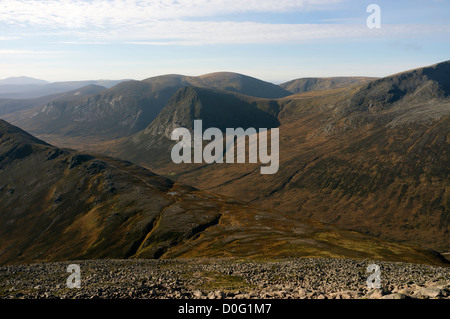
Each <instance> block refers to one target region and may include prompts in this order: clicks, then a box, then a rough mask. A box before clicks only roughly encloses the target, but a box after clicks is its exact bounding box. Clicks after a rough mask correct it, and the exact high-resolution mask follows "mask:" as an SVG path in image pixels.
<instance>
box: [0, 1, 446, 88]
mask: <svg viewBox="0 0 450 319" xmlns="http://www.w3.org/2000/svg"><path fill="white" fill-rule="evenodd" d="M372 3H374V4H378V5H379V7H380V8H381V28H379V29H370V28H368V27H367V25H366V20H367V18H368V17H369V15H370V13H368V12H367V11H366V8H367V6H368V5H369V4H372ZM449 52H450V0H409V1H405V0H400V1H377V0H371V1H365V0H189V1H188V0H178V1H175V0H157V1H155V0H150V1H138V0H95V1H87V0H84V1H75V0H20V1H19V0H0V79H1V78H6V77H11V76H31V77H36V78H40V79H45V80H47V81H66V80H88V79H124V78H127V79H130V78H132V79H137V80H141V79H144V78H147V77H151V76H156V75H161V74H168V73H177V74H185V75H201V74H206V73H211V72H217V71H232V72H238V73H243V74H247V75H250V76H255V77H258V78H261V79H263V80H266V81H270V82H274V83H281V82H284V81H288V80H291V79H294V78H300V77H316V76H317V77H324V76H386V75H389V74H393V73H396V72H400V71H404V70H407V69H411V68H416V67H420V66H426V65H430V64H433V63H436V62H440V61H444V60H449V59H450V54H449Z"/></svg>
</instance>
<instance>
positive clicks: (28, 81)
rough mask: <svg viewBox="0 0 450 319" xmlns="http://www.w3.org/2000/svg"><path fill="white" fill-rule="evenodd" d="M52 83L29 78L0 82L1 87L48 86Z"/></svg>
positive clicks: (15, 78)
mask: <svg viewBox="0 0 450 319" xmlns="http://www.w3.org/2000/svg"><path fill="white" fill-rule="evenodd" d="M49 83H50V82H47V81H45V80H39V79H35V78H30V77H27V76H17V77H10V78H6V79H3V80H0V86H2V85H46V84H49Z"/></svg>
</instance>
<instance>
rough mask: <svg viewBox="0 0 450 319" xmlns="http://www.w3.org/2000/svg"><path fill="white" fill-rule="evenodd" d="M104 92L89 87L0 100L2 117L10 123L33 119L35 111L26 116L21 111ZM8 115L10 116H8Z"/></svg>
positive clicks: (97, 86)
mask: <svg viewBox="0 0 450 319" xmlns="http://www.w3.org/2000/svg"><path fill="white" fill-rule="evenodd" d="M104 90H106V88H105V87H103V86H99V85H88V86H84V87H82V88H79V89H77V90H74V91H70V92H65V93H59V94H53V95H46V96H43V97H39V98H33V99H0V116H2V117H4V118H5V119H7V120H8V121H14V119H16V118H21V117H23V116H25V114H26V115H28V116H29V117H31V116H32V115H33V113H34V112H33V111H31V112H26V113H24V114H22V113H21V111H25V110H29V109H32V108H35V107H39V106H42V105H45V104H47V103H50V102H51V101H57V100H71V99H72V100H73V99H79V98H81V97H83V96H88V95H92V94H97V93H100V92H102V91H104ZM7 114H10V115H9V116H8V115H7Z"/></svg>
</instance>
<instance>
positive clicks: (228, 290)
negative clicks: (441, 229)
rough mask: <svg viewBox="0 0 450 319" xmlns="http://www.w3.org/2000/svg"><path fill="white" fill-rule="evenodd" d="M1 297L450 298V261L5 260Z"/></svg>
mask: <svg viewBox="0 0 450 319" xmlns="http://www.w3.org/2000/svg"><path fill="white" fill-rule="evenodd" d="M70 264H77V265H79V266H80V282H81V287H80V288H68V287H67V279H68V277H69V276H71V274H70V273H68V272H67V267H68V265H70ZM370 264H376V265H378V266H379V271H380V273H379V274H380V284H381V287H380V288H379V289H374V288H368V286H367V281H368V278H369V279H370V278H373V276H372V277H370V276H371V275H375V273H374V272H372V271H373V270H372V271H371V272H368V271H367V267H368V266H369V265H370ZM370 282H375V281H374V280H372V279H370ZM0 298H2V299H11V298H12V299H17V298H20V299H29V298H32V299H35V298H37V299H43V298H45V299H47V298H63V299H69V298H76V299H92V298H105V299H117V298H120V299H123V298H127V299H147V298H150V299H155V298H164V299H223V298H232V299H254V298H257V299H280V298H294V299H366V298H369V299H379V298H383V299H406V298H419V299H424V298H426V299H428V298H430V299H450V267H436V266H428V265H419V264H408V263H392V262H382V261H370V260H350V259H325V258H320V259H313V258H302V259H285V260H280V261H247V260H224V259H186V260H84V261H70V262H59V263H37V264H30V265H15V266H3V267H0Z"/></svg>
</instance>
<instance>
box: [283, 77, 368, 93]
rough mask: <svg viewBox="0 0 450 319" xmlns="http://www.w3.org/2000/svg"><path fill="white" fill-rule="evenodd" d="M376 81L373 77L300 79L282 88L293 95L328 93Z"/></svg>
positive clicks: (289, 82)
mask: <svg viewBox="0 0 450 319" xmlns="http://www.w3.org/2000/svg"><path fill="white" fill-rule="evenodd" d="M373 80H375V78H371V77H330V78H300V79H295V80H292V81H288V82H285V83H282V84H280V87H282V88H283V89H285V90H287V91H289V92H291V93H293V94H297V93H304V92H310V91H326V90H330V89H340V88H344V87H349V86H351V85H358V84H363V83H367V82H370V81H373Z"/></svg>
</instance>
